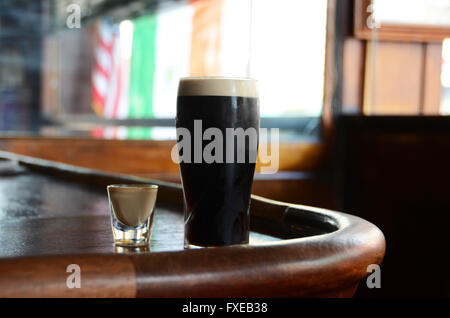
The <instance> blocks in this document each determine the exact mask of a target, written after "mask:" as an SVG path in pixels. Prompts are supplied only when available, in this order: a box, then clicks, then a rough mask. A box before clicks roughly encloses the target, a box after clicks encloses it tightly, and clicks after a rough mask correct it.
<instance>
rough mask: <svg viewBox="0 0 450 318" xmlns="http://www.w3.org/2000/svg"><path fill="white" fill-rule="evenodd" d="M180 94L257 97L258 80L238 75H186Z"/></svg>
mask: <svg viewBox="0 0 450 318" xmlns="http://www.w3.org/2000/svg"><path fill="white" fill-rule="evenodd" d="M178 96H239V97H248V98H257V97H258V89H257V81H256V80H254V79H252V78H238V77H210V76H205V77H184V78H181V79H180V85H179V87H178Z"/></svg>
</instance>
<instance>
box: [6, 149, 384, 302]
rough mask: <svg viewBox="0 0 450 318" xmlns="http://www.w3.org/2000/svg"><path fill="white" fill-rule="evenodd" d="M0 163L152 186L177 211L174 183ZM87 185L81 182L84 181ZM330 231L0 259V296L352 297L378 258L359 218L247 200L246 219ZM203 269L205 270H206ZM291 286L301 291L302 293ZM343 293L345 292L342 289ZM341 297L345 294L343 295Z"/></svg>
mask: <svg viewBox="0 0 450 318" xmlns="http://www.w3.org/2000/svg"><path fill="white" fill-rule="evenodd" d="M0 158H4V159H9V160H14V161H17V162H19V163H20V164H22V165H25V166H27V167H29V168H33V167H34V168H39V169H40V170H42V169H44V170H46V172H47V173H49V172H50V173H51V174H52V175H55V176H64V175H66V174H68V173H69V174H70V173H73V174H74V175H76V176H78V177H79V178H80V180H81V179H83V181H86V180H88V182H89V183H90V184H92V183H95V184H97V185H102V186H103V185H105V184H108V183H111V182H112V181H114V182H127V183H130V182H139V183H155V184H158V185H160V190H161V193H162V199H163V200H168V202H171V203H172V204H176V205H178V206H180V207H181V205H182V193H181V191H182V189H181V186H180V185H178V184H172V183H170V182H162V181H158V180H149V179H144V178H139V177H132V176H127V175H123V174H112V173H105V172H101V171H97V170H92V169H87V168H80V167H75V166H70V165H67V164H61V163H56V162H51V161H47V160H42V159H37V158H31V157H26V156H22V155H16V154H12V153H7V152H2V151H0ZM84 179H86V180H84ZM305 213H306V214H308V213H309V214H311V215H313V216H314V217H317V218H321V219H326V220H328V221H327V222H330V226H335V227H336V230H334V231H333V232H331V233H326V234H321V235H315V236H310V237H303V238H295V239H287V240H282V241H277V242H268V243H265V244H263V245H242V246H230V247H220V248H214V249H202V250H183V251H177V252H157V253H145V254H130V255H123V254H79V255H48V256H30V257H16V258H3V259H0V273H1V274H0V287H1V288H0V297H72V296H73V297H186V296H187V295H189V296H190V297H230V296H233V297H273V296H274V295H275V296H279V297H287V296H314V295H317V296H320V295H339V294H342V290H348V291H354V290H355V286H356V285H357V284H358V281H359V280H361V279H362V278H363V277H365V276H366V275H367V274H368V272H367V267H368V266H369V265H370V264H380V263H381V262H382V260H383V257H384V253H385V239H384V236H383V233H382V232H381V231H380V230H379V229H378V228H377V227H376V226H375V225H373V224H371V223H370V222H367V221H365V220H363V219H361V218H359V217H356V216H353V215H349V214H345V213H341V212H335V211H330V210H326V209H321V208H315V207H309V206H303V205H298V204H289V203H284V202H278V201H274V200H270V199H267V198H262V197H258V196H255V195H252V215H253V214H255V215H256V216H261V217H265V218H269V219H273V221H274V222H275V221H277V222H284V221H285V220H286V219H287V216H289V217H290V219H292V218H295V217H297V216H301V215H303V214H305ZM70 264H77V265H79V266H80V268H81V275H82V286H81V288H68V287H67V284H66V280H67V278H68V276H69V275H70V273H67V272H66V268H67V266H68V265H70ZM205 264H208V268H207V269H206V270H205ZM298 286H302V288H301V289H299V288H298ZM343 287H345V288H343ZM344 294H345V295H347V294H351V292H347V293H344Z"/></svg>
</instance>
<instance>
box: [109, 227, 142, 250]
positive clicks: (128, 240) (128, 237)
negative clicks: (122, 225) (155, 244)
mask: <svg viewBox="0 0 450 318" xmlns="http://www.w3.org/2000/svg"><path fill="white" fill-rule="evenodd" d="M149 234H150V233H149V231H148V228H147V227H146V226H144V227H143V228H140V229H130V230H125V231H123V230H120V229H117V228H115V227H114V226H113V236H114V245H117V246H127V247H129V246H148V244H149V237H150V235H149Z"/></svg>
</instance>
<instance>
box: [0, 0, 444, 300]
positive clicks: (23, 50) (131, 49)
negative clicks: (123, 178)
mask: <svg viewBox="0 0 450 318" xmlns="http://www.w3.org/2000/svg"><path fill="white" fill-rule="evenodd" d="M208 75H214V76H217V75H219V76H239V77H253V78H256V79H257V80H258V81H259V88H260V102H261V116H262V118H261V127H267V128H279V129H280V145H279V156H280V161H279V171H278V172H277V173H276V174H273V175H263V174H256V176H255V181H254V185H253V193H255V194H258V195H263V196H266V197H269V198H272V199H276V200H282V201H288V202H293V203H301V204H307V205H313V206H319V207H325V208H330V209H336V210H341V211H344V212H347V213H352V214H355V215H358V216H361V217H363V218H365V219H367V220H369V221H371V222H373V223H374V224H376V225H377V226H379V227H380V229H381V230H382V231H383V232H384V234H385V236H386V241H387V252H386V257H385V260H384V263H383V264H382V288H381V289H373V290H370V289H367V288H365V286H363V287H360V289H359V290H358V292H357V296H360V297H380V296H383V297H392V296H393V297H406V296H440V297H448V296H450V274H448V267H449V266H450V247H449V245H450V235H449V234H448V225H447V224H449V223H450V197H449V195H448V189H449V186H448V184H449V180H450V168H449V162H450V119H449V116H448V115H450V0H408V1H407V0H393V1H388V0H314V1H306V0H305V1H298V0H278V1H274V0H191V1H181V0H180V1H176V0H134V1H123V0H90V1H89V0H65V1H62V0H59V1H56V0H39V1H32V2H31V1H25V0H23V1H22V0H16V1H12V0H3V1H2V2H1V4H0V150H4V151H10V152H15V153H19V154H24V155H29V156H33V157H39V158H44V159H49V160H55V161H60V162H65V163H70V164H74V165H79V166H84V167H89V168H95V169H101V170H105V171H110V172H120V173H126V174H132V175H137V176H142V177H149V178H157V179H161V180H166V181H172V182H180V179H179V173H178V167H177V165H176V164H174V163H173V162H172V161H171V160H170V149H171V147H172V146H173V145H174V143H175V140H174V139H175V128H174V124H175V121H174V116H175V110H176V105H175V104H176V91H177V86H178V81H179V78H180V77H184V76H208ZM261 165H264V164H263V163H260V162H258V164H257V169H259V167H260V166H261Z"/></svg>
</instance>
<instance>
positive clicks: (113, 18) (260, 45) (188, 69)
mask: <svg viewBox="0 0 450 318" xmlns="http://www.w3.org/2000/svg"><path fill="white" fill-rule="evenodd" d="M71 4H76V5H78V6H79V8H80V9H81V16H82V17H81V21H80V28H77V27H75V28H71V27H69V26H68V24H67V21H68V19H70V15H71V14H73V12H74V11H71V10H70V8H69V5H71ZM11 6H12V7H14V5H11ZM39 10H40V13H41V15H40V17H41V19H42V21H41V25H42V30H44V31H43V33H42V34H41V36H42V37H41V43H42V57H41V59H40V61H39V63H40V76H39V77H40V79H41V85H40V94H39V95H40V97H39V101H38V102H39V104H40V107H39V109H40V111H41V114H42V117H43V118H45V119H46V120H47V122H48V123H56V124H58V123H59V124H63V125H64V126H65V127H69V128H72V129H74V128H76V129H78V130H82V129H92V127H94V128H98V126H124V127H121V128H117V127H116V128H114V129H113V130H112V131H113V132H114V133H111V132H109V133H106V132H105V133H104V136H106V137H108V136H112V137H114V138H115V137H119V138H132V137H130V136H134V137H135V138H150V137H151V138H153V137H154V136H160V138H163V139H164V138H169V137H170V136H173V135H174V133H173V132H171V131H172V130H170V129H165V130H158V133H152V134H149V133H144V132H143V131H144V130H142V129H140V128H138V127H134V128H130V129H128V128H129V127H126V126H155V125H156V126H171V125H172V126H173V118H174V116H175V110H176V109H175V104H176V91H177V86H178V80H179V78H180V77H185V76H217V75H219V76H232V77H234V76H237V77H253V78H256V79H258V81H259V89H260V102H261V116H262V126H277V127H280V128H283V127H284V128H296V129H302V125H303V128H305V127H309V128H308V129H309V132H311V131H314V132H317V127H318V123H319V122H320V120H319V116H320V115H321V111H322V104H323V92H324V64H325V40H326V13H327V0H318V1H309V2H305V1H296V0H279V1H273V0H191V1H169V0H167V1H162V0H160V1H157V2H152V4H149V3H148V4H145V3H143V2H140V1H131V2H127V1H114V2H108V1H103V0H96V1H86V0H84V1H81V0H79V1H55V0H48V1H43V2H42V7H41V8H40V9H39ZM39 10H38V11H39ZM21 18H22V19H24V18H25V16H23V17H21ZM311 29H314V32H311ZM1 54H3V55H5V54H8V56H11V58H15V57H14V54H15V53H14V51H6V50H4V51H3V52H1ZM15 73H17V76H18V80H19V79H20V76H21V75H20V74H21V73H20V72H15ZM0 74H1V73H0ZM2 85H3V84H2ZM311 127H312V128H311ZM46 129H47V131H50V130H52V129H54V128H52V127H47V128H46ZM147 130H148V129H147ZM92 131H94V132H93V133H92V134H93V135H94V136H97V135H98V136H100V135H101V133H100V130H99V129H96V130H92ZM104 131H106V130H104ZM110 131H111V129H110Z"/></svg>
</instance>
